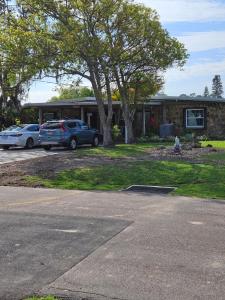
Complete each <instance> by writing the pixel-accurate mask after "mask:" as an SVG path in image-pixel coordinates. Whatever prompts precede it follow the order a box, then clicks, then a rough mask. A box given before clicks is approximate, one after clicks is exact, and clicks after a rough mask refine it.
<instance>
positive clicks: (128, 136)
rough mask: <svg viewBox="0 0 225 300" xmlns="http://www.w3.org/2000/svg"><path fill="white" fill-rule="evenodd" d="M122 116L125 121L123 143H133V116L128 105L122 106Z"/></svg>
mask: <svg viewBox="0 0 225 300" xmlns="http://www.w3.org/2000/svg"><path fill="white" fill-rule="evenodd" d="M123 118H124V123H125V143H126V144H133V143H134V142H135V138H134V131H133V118H132V116H131V112H130V109H129V106H128V105H126V104H125V105H124V106H123Z"/></svg>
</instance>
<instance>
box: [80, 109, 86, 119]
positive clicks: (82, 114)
mask: <svg viewBox="0 0 225 300" xmlns="http://www.w3.org/2000/svg"><path fill="white" fill-rule="evenodd" d="M80 118H81V120H82V121H83V122H84V121H85V120H84V108H83V107H81V108H80Z"/></svg>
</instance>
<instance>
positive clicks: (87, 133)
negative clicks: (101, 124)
mask: <svg viewBox="0 0 225 300" xmlns="http://www.w3.org/2000/svg"><path fill="white" fill-rule="evenodd" d="M79 123H80V127H81V132H82V136H83V140H84V142H83V143H84V144H91V143H92V141H93V132H92V130H91V129H90V128H89V126H88V125H87V124H86V123H84V122H83V121H80V122H79Z"/></svg>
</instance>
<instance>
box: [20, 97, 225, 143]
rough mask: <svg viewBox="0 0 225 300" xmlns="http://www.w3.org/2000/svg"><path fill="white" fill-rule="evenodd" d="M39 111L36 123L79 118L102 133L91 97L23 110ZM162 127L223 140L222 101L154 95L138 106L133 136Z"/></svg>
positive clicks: (117, 109)
mask: <svg viewBox="0 0 225 300" xmlns="http://www.w3.org/2000/svg"><path fill="white" fill-rule="evenodd" d="M29 108H33V109H36V110H37V111H38V116H39V123H40V124H42V123H43V122H46V121H48V120H54V119H63V118H78V119H81V120H83V121H85V122H86V123H88V125H89V126H91V127H94V128H97V129H99V130H100V131H102V129H101V124H100V119H99V114H98V106H97V102H96V99H95V98H94V97H87V98H83V99H74V100H67V101H58V102H46V103H27V104H25V105H24V106H23V109H29ZM113 112H114V114H113V124H118V125H120V126H121V127H123V126H124V125H123V118H122V111H121V103H120V102H119V101H113ZM162 124H174V126H175V128H176V132H175V134H177V135H180V134H183V133H187V132H195V133H196V135H207V136H208V137H212V138H225V99H216V98H209V97H208V98H205V97H188V96H184V97H176V96H165V95H160V96H155V97H151V98H149V99H146V101H145V103H144V104H139V105H138V107H137V112H136V115H135V120H134V131H135V135H136V136H141V135H145V134H147V133H148V132H149V131H155V133H159V128H160V126H161V125H162Z"/></svg>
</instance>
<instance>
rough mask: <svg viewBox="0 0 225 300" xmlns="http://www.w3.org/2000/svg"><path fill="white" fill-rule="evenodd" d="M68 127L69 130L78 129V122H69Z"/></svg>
mask: <svg viewBox="0 0 225 300" xmlns="http://www.w3.org/2000/svg"><path fill="white" fill-rule="evenodd" d="M67 127H69V128H75V127H77V123H76V122H68V123H67Z"/></svg>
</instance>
